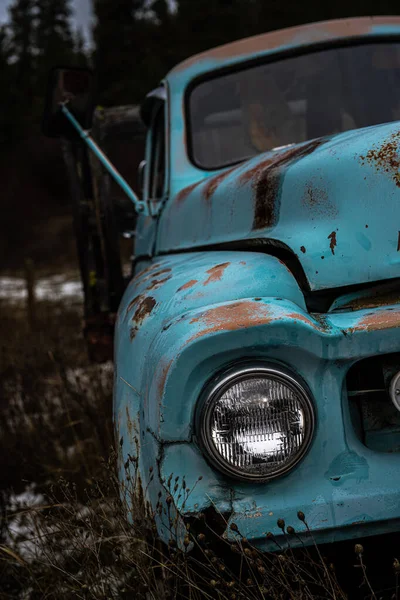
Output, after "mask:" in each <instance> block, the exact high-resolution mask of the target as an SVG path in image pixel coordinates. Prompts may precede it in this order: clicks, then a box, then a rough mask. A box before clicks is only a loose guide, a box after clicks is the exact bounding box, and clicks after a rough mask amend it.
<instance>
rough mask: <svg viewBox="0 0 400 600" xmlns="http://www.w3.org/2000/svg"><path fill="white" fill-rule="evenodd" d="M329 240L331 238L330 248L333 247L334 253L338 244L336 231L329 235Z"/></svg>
mask: <svg viewBox="0 0 400 600" xmlns="http://www.w3.org/2000/svg"><path fill="white" fill-rule="evenodd" d="M328 240H330V244H329V248H330V249H331V252H332V254H335V248H336V246H337V241H336V231H332V233H330V234H329V235H328Z"/></svg>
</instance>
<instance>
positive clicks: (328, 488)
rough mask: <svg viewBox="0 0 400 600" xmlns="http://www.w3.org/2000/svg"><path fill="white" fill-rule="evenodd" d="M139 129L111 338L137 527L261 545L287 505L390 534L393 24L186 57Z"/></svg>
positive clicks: (398, 131)
mask: <svg viewBox="0 0 400 600" xmlns="http://www.w3.org/2000/svg"><path fill="white" fill-rule="evenodd" d="M141 118H142V121H143V123H144V124H145V126H146V128H147V134H146V150H145V157H144V160H145V163H143V164H142V173H143V187H142V192H143V193H142V195H141V197H140V198H138V200H137V208H138V211H137V212H138V217H137V226H136V236H135V248H134V255H135V259H134V263H133V267H132V277H131V278H130V279H129V282H128V283H127V286H126V288H125V291H124V293H123V295H122V298H121V301H120V303H119V308H118V314H117V317H116V321H115V337H114V345H115V350H114V363H115V386H114V418H115V427H116V437H117V440H118V447H119V449H120V479H121V489H122V491H123V493H124V494H125V495H126V497H127V498H128V503H129V504H130V506H131V509H132V515H133V519H135V515H137V513H138V510H139V508H138V506H139V505H140V506H142V508H143V507H144V508H145V509H148V510H149V511H150V513H151V514H154V515H155V517H154V518H155V519H156V523H157V529H158V533H159V535H160V537H161V538H162V539H163V540H164V541H166V542H167V541H168V540H169V539H170V538H171V536H174V537H175V538H176V539H177V541H178V543H181V544H182V543H183V542H182V540H183V538H184V537H185V535H186V533H185V532H186V524H187V523H188V522H189V521H190V522H193V519H194V520H195V519H196V518H197V517H198V515H200V514H201V515H203V517H204V515H205V518H208V517H210V518H211V517H212V516H213V518H215V515H216V514H218V515H219V516H221V517H222V520H220V522H221V523H222V529H223V535H224V536H225V538H226V539H228V540H231V541H234V540H235V539H236V538H237V536H238V533H237V532H238V531H239V532H240V535H242V536H245V537H246V538H247V539H248V540H250V541H251V542H252V543H253V544H254V545H256V546H257V547H260V548H262V549H270V548H271V547H272V546H273V544H274V543H275V542H271V537H270V536H266V535H265V533H266V532H271V533H272V534H273V537H274V540H278V542H279V544H282V545H285V544H286V537H285V535H284V534H283V533H282V531H281V529H280V527H279V526H278V525H277V519H278V518H279V519H283V520H284V521H286V523H292V522H293V521H294V519H296V515H297V513H298V511H300V513H299V514H302V515H305V516H306V517H307V521H308V522H309V523H312V529H313V536H314V538H313V539H314V540H317V541H321V542H332V541H337V540H342V539H351V538H355V537H359V536H368V535H375V534H378V533H384V532H387V531H393V530H395V529H396V528H397V529H398V523H399V522H400V508H399V504H398V502H397V498H398V493H399V486H400V484H399V481H400V454H399V452H400V412H399V409H400V401H399V398H400V341H399V335H398V332H399V326H400V308H399V291H400V258H399V249H400V232H399V229H400V227H399V225H398V223H399V218H400V121H399V120H400V18H397V17H375V18H359V19H346V20H340V21H330V22H325V23H314V24H310V25H305V26H300V27H295V28H290V29H286V30H281V31H276V32H271V33H267V34H265V35H261V36H256V37H253V38H249V39H245V40H240V41H238V42H234V43H231V44H228V45H225V46H221V47H219V48H216V49H213V50H210V51H208V52H205V53H203V54H200V55H197V56H195V57H192V58H189V59H188V60H186V61H185V62H183V63H182V64H180V65H178V66H177V67H175V68H174V69H173V70H172V71H171V72H170V73H169V74H168V75H167V76H166V78H165V80H164V81H163V82H162V83H161V84H160V86H159V87H158V88H157V89H156V90H154V91H153V92H152V93H151V94H149V95H148V96H147V98H146V99H145V101H144V103H143V105H142V109H141ZM171 482H172V483H171ZM174 482H175V483H174ZM187 490H190V493H189V492H188V491H187ZM171 511H173V513H174V515H175V519H174V520H173V522H174V528H173V531H172V530H171ZM306 533H307V532H306V531H304V532H299V534H298V536H297V537H296V539H294V540H293V545H296V544H297V543H299V544H301V543H303V542H304V543H309V538H307V537H306ZM291 543H292V542H291ZM275 547H276V546H275Z"/></svg>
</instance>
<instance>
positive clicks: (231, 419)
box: [197, 365, 315, 481]
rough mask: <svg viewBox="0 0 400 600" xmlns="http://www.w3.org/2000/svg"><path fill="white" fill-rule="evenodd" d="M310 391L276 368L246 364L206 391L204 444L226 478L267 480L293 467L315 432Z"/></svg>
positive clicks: (200, 427) (200, 420)
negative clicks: (227, 476) (228, 476)
mask: <svg viewBox="0 0 400 600" xmlns="http://www.w3.org/2000/svg"><path fill="white" fill-rule="evenodd" d="M314 421H315V418H314V408H313V405H312V402H311V400H310V397H309V394H308V392H307V391H306V389H305V387H304V386H303V385H302V384H301V383H300V382H299V380H298V379H297V378H294V377H293V376H292V375H291V374H290V373H288V372H286V371H285V370H284V369H281V368H280V367H275V366H269V365H268V366H264V365H257V366H242V368H239V369H238V368H236V369H234V370H231V371H229V372H228V373H225V375H224V376H222V377H221V378H220V379H219V380H217V381H214V382H213V384H212V385H211V387H209V388H208V390H206V392H205V398H204V402H203V404H202V406H201V407H200V411H199V413H198V416H197V431H198V434H199V441H200V444H201V446H202V448H203V450H204V451H205V453H206V454H207V456H208V458H209V459H210V461H211V462H212V463H213V464H214V466H215V467H217V468H218V469H219V470H220V471H222V472H223V473H225V474H226V475H230V476H232V477H236V478H239V479H242V480H246V481H267V480H269V479H273V478H275V477H279V476H280V475H283V474H285V473H287V472H288V471H289V470H290V469H292V468H293V467H294V466H295V465H296V464H297V463H298V462H299V461H300V460H301V459H302V457H303V456H304V454H305V453H306V451H307V449H308V447H309V445H310V442H311V438H312V435H313V432H314Z"/></svg>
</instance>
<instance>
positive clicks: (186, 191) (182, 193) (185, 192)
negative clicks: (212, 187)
mask: <svg viewBox="0 0 400 600" xmlns="http://www.w3.org/2000/svg"><path fill="white" fill-rule="evenodd" d="M199 183H200V181H196V183H192V184H191V185H188V186H187V187H184V188H183V189H182V190H181V191H180V192H179V194H177V196H176V198H175V202H176V204H177V205H178V206H179V205H180V204H181V203H182V202H184V201H185V199H186V198H187V197H188V196H189V195H190V194H191V193H192V191H193V190H194V189H195V188H196V187H197V186H198V185H199Z"/></svg>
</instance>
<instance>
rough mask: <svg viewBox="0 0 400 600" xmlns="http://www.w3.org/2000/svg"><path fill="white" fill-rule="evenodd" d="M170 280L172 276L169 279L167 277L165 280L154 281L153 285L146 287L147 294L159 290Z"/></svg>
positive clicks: (152, 281)
mask: <svg viewBox="0 0 400 600" xmlns="http://www.w3.org/2000/svg"><path fill="white" fill-rule="evenodd" d="M170 279H171V275H170V276H169V277H165V278H164V279H152V280H151V283H150V284H149V285H148V286H147V287H146V292H150V291H151V290H157V289H158V288H159V287H161V286H162V285H163V284H164V283H166V282H167V281H169V280H170Z"/></svg>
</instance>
